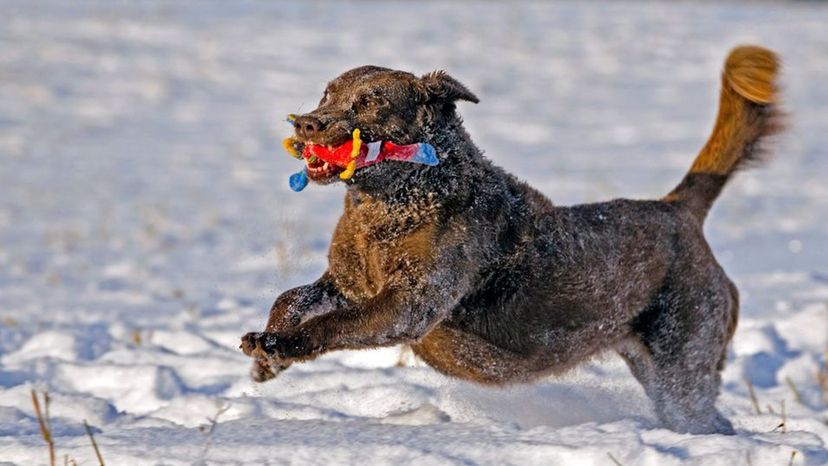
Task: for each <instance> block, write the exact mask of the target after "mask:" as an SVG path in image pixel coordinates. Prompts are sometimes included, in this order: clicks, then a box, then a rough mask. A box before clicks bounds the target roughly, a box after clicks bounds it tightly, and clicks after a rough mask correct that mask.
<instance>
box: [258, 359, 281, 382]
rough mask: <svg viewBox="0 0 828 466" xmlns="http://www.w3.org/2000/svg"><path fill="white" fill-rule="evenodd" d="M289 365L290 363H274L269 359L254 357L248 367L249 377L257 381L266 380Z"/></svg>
mask: <svg viewBox="0 0 828 466" xmlns="http://www.w3.org/2000/svg"><path fill="white" fill-rule="evenodd" d="M288 367H290V363H283V364H280V363H276V362H275V361H271V360H269V359H264V358H256V359H255V360H254V361H253V367H251V368H250V378H251V379H252V380H253V381H254V382H257V383H263V382H267V381H268V380H270V379H273V378H275V377H276V376H277V375H279V373H281V372H282V371H283V370H285V369H287V368H288Z"/></svg>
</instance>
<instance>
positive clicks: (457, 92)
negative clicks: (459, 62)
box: [418, 70, 480, 103]
mask: <svg viewBox="0 0 828 466" xmlns="http://www.w3.org/2000/svg"><path fill="white" fill-rule="evenodd" d="M418 84H419V86H418V87H419V89H420V91H421V97H422V99H421V101H422V102H423V103H428V102H454V101H456V100H467V101H469V102H474V103H478V102H480V99H478V98H477V96H476V95H474V94H473V93H472V91H470V90H468V89H467V88H466V86H464V85H462V84H460V81H458V80H456V79H454V78H452V77H451V76H449V75H448V73H446V72H445V71H443V70H438V71H432V72H431V73H427V74H424V75H423V77H422V78H420V80H419V83H418Z"/></svg>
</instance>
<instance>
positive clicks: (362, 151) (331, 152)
mask: <svg viewBox="0 0 828 466" xmlns="http://www.w3.org/2000/svg"><path fill="white" fill-rule="evenodd" d="M353 148H354V141H353V140H349V141H347V142H345V143H343V144H340V145H338V146H336V147H333V148H329V147H328V146H323V145H321V144H308V145H306V146H305V149H304V150H303V151H302V157H304V158H306V159H309V158H311V157H314V156H315V157H317V158H319V159H322V160H324V161H325V162H328V163H331V164H334V165H337V166H339V167H342V168H346V167H347V166H348V164H349V163H350V162H351V160H353V159H352V158H351V152H352V151H353ZM367 154H368V147H367V145H366V144H362V145H361V146H360V148H359V156H357V160H359V159H363V158H364V157H365V155H367Z"/></svg>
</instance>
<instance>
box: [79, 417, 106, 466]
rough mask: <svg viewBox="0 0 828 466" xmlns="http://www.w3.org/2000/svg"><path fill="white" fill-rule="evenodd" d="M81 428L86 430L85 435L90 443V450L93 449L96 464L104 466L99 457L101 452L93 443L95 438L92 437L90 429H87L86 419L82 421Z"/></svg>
mask: <svg viewBox="0 0 828 466" xmlns="http://www.w3.org/2000/svg"><path fill="white" fill-rule="evenodd" d="M83 428H84V429H86V435H88V436H89V441H90V442H92V448H94V449H95V456H97V457H98V463H99V464H100V466H104V460H103V455H101V450H99V449H98V442H96V441H95V436H94V435H92V429H90V428H89V424H87V423H86V419H84V420H83Z"/></svg>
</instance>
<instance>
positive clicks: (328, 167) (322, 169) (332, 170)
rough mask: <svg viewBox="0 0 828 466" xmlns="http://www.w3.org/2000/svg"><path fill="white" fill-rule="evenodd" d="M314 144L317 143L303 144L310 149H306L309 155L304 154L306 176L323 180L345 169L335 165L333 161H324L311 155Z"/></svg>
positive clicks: (314, 179) (315, 179)
mask: <svg viewBox="0 0 828 466" xmlns="http://www.w3.org/2000/svg"><path fill="white" fill-rule="evenodd" d="M315 146H317V144H309V145H307V146H305V147H306V148H307V149H310V150H308V151H306V152H307V153H309V154H310V155H305V156H304V159H305V164H306V165H307V174H308V178H310V179H311V180H313V181H323V180H326V179H328V178H332V177H334V176H337V175H339V174H340V173H342V171H343V170H345V168H343V167H340V166H338V165H335V164H334V163H333V162H326V161H324V160H322V159H321V158H320V157H317V156H316V155H313V150H314V147H315ZM323 147H324V146H323Z"/></svg>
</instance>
